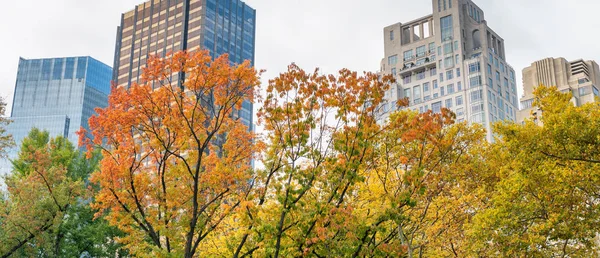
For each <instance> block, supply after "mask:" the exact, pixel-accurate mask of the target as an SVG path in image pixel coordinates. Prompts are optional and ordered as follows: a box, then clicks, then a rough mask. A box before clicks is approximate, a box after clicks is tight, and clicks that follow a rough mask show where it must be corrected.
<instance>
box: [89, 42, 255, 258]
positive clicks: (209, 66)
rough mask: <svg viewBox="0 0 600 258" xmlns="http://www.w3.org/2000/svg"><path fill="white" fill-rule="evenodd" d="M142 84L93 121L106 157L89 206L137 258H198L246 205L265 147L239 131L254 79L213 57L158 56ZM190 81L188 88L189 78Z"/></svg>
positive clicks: (116, 96)
mask: <svg viewBox="0 0 600 258" xmlns="http://www.w3.org/2000/svg"><path fill="white" fill-rule="evenodd" d="M142 77H143V79H142V81H143V83H142V84H133V85H131V87H130V88H113V90H112V93H111V95H110V96H109V105H108V107H107V108H105V109H98V110H97V112H98V115H97V116H94V117H92V118H91V119H90V121H89V124H90V132H89V133H90V134H91V135H92V139H88V141H87V144H88V146H90V147H92V146H93V147H97V148H101V149H102V155H103V159H102V160H101V162H100V170H99V171H98V172H97V173H94V174H93V175H92V182H94V183H97V184H99V187H100V188H99V191H98V192H97V194H96V199H95V202H94V203H93V207H94V208H96V209H98V210H99V214H98V215H100V214H106V216H107V218H108V220H109V222H110V223H111V224H112V225H115V226H117V227H118V228H119V229H121V230H122V231H123V232H125V233H126V235H125V236H124V237H122V238H119V241H120V242H121V243H123V244H125V246H126V248H127V249H128V250H129V251H130V252H131V253H132V254H133V255H136V256H148V257H155V256H173V257H180V256H183V257H193V256H194V257H197V256H202V251H203V250H204V248H202V246H203V245H204V244H205V242H206V241H204V240H206V239H207V237H208V236H209V235H211V233H214V232H215V231H218V229H219V226H220V224H221V223H222V221H224V220H226V219H228V216H229V215H230V213H231V212H232V211H233V210H234V209H236V208H237V207H239V206H240V205H242V204H243V203H244V201H245V200H246V198H245V197H246V194H247V192H248V189H249V187H250V184H251V183H252V181H251V180H250V179H251V176H252V174H251V162H250V161H251V159H252V158H253V157H254V154H255V152H256V151H257V148H259V147H260V144H253V133H252V132H251V131H249V128H248V127H247V126H246V125H244V124H243V123H242V121H241V120H240V117H239V110H240V109H241V107H242V103H243V102H244V101H249V102H254V101H255V99H256V96H255V93H256V92H257V90H258V86H259V77H258V72H257V71H256V70H255V69H254V68H252V67H251V65H250V63H249V62H248V61H246V62H244V63H242V64H239V65H230V62H229V59H228V57H227V56H226V55H224V56H221V57H219V58H217V59H215V60H211V57H210V55H209V53H208V52H207V51H199V52H194V53H191V52H190V53H186V52H177V53H174V54H172V55H170V56H168V57H166V58H159V57H152V58H150V59H149V61H148V64H147V68H145V69H144V71H143V76H142ZM184 79H185V80H184Z"/></svg>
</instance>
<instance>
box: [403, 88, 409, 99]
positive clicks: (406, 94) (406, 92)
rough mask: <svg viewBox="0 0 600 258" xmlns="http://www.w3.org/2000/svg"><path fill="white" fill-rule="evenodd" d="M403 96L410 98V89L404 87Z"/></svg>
mask: <svg viewBox="0 0 600 258" xmlns="http://www.w3.org/2000/svg"><path fill="white" fill-rule="evenodd" d="M404 97H405V98H408V99H409V100H410V89H404Z"/></svg>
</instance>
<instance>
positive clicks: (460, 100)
mask: <svg viewBox="0 0 600 258" xmlns="http://www.w3.org/2000/svg"><path fill="white" fill-rule="evenodd" d="M455 100H456V105H457V106H460V105H462V104H463V96H456V98H455Z"/></svg>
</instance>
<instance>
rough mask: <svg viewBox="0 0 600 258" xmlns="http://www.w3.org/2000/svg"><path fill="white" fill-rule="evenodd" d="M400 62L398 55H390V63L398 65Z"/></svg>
mask: <svg viewBox="0 0 600 258" xmlns="http://www.w3.org/2000/svg"><path fill="white" fill-rule="evenodd" d="M397 63H398V56H397V55H393V56H390V57H388V65H396V64H397Z"/></svg>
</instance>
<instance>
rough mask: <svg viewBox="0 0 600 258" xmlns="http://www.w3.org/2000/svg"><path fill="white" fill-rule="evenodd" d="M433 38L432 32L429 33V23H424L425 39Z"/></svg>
mask: <svg viewBox="0 0 600 258" xmlns="http://www.w3.org/2000/svg"><path fill="white" fill-rule="evenodd" d="M429 37H431V32H430V31H429V22H428V21H426V22H425V23H423V38H424V39H426V38H429Z"/></svg>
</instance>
